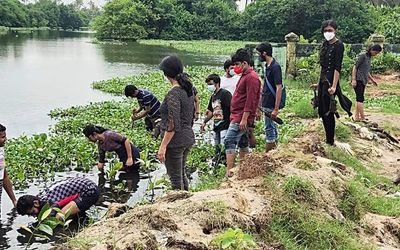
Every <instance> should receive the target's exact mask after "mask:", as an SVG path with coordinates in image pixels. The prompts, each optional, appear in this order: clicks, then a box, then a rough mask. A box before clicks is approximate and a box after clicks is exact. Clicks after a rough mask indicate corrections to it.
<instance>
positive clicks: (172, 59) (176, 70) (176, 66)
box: [160, 56, 193, 97]
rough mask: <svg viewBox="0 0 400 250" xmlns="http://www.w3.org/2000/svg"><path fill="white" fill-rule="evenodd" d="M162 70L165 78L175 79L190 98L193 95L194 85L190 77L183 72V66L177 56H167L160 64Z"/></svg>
mask: <svg viewBox="0 0 400 250" xmlns="http://www.w3.org/2000/svg"><path fill="white" fill-rule="evenodd" d="M160 70H162V71H163V73H164V75H165V76H168V77H169V78H173V79H175V80H176V81H177V82H178V84H179V85H180V86H181V87H182V89H183V90H185V91H186V93H187V95H188V96H189V97H190V96H192V95H193V84H192V82H191V81H190V79H189V75H188V74H186V73H184V72H183V64H182V61H181V59H179V57H177V56H167V57H165V58H164V59H162V61H161V63H160Z"/></svg>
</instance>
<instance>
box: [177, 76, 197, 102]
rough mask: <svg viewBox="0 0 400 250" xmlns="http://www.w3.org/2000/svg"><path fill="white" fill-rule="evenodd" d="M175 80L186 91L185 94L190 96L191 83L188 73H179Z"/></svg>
mask: <svg viewBox="0 0 400 250" xmlns="http://www.w3.org/2000/svg"><path fill="white" fill-rule="evenodd" d="M176 81H177V82H178V83H179V85H180V86H181V87H182V89H183V90H185V91H186V94H187V95H188V96H189V97H191V96H192V95H193V84H192V82H191V81H190V79H189V75H188V74H187V73H184V72H183V73H180V74H178V75H177V76H176Z"/></svg>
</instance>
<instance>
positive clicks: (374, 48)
mask: <svg viewBox="0 0 400 250" xmlns="http://www.w3.org/2000/svg"><path fill="white" fill-rule="evenodd" d="M381 51H382V47H381V46H380V45H379V44H374V45H371V46H370V47H369V48H368V50H367V52H366V53H363V54H361V55H360V56H359V57H358V59H357V62H356V64H355V65H354V66H353V71H352V77H351V86H353V88H354V91H355V93H356V102H357V103H356V113H355V115H354V121H364V120H365V117H364V93H365V86H366V85H367V84H368V80H371V82H372V83H373V84H375V85H377V83H376V81H375V79H374V78H373V77H372V76H371V74H370V70H371V58H372V57H374V56H376V55H378V54H379V53H380V52H381Z"/></svg>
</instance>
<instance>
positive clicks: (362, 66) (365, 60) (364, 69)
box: [356, 53, 371, 85]
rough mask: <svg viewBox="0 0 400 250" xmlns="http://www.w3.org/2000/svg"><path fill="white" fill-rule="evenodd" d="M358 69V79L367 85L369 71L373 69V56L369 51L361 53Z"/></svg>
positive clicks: (357, 64) (357, 63)
mask: <svg viewBox="0 0 400 250" xmlns="http://www.w3.org/2000/svg"><path fill="white" fill-rule="evenodd" d="M356 69H357V74H356V80H357V81H360V82H362V83H363V84H364V85H366V84H367V83H368V75H369V71H370V70H371V56H370V55H368V54H367V53H364V54H361V55H360V56H359V57H358V59H357V62H356Z"/></svg>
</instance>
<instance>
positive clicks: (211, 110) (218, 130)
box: [200, 74, 232, 155]
mask: <svg viewBox="0 0 400 250" xmlns="http://www.w3.org/2000/svg"><path fill="white" fill-rule="evenodd" d="M206 83H207V88H208V90H210V92H212V93H213V94H212V96H211V97H210V101H209V102H208V107H207V112H206V117H205V119H204V122H203V124H202V125H201V127H200V131H201V132H203V131H204V130H205V127H206V124H207V122H208V121H210V120H211V119H214V128H213V131H214V145H215V153H216V155H219V154H220V153H221V145H222V144H223V143H224V140H225V135H226V131H227V130H228V128H229V123H230V120H229V117H230V115H231V111H230V108H231V99H232V95H231V93H230V92H229V91H228V90H226V89H222V88H221V78H220V77H219V76H218V75H216V74H211V75H209V76H208V77H207V79H206Z"/></svg>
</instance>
